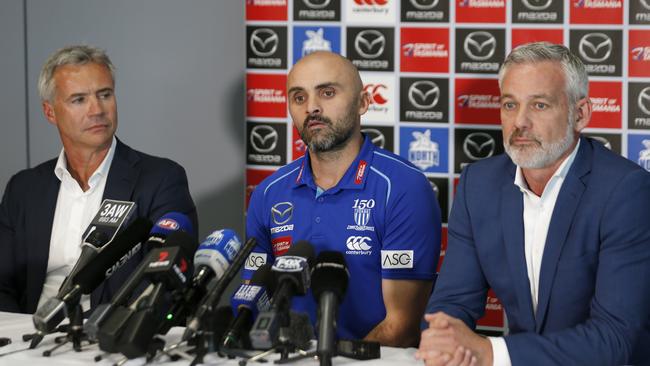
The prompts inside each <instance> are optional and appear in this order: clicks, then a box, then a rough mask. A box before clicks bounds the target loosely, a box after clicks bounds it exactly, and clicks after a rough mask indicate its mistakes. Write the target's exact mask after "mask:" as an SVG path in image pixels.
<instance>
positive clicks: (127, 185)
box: [90, 139, 140, 307]
mask: <svg viewBox="0 0 650 366" xmlns="http://www.w3.org/2000/svg"><path fill="white" fill-rule="evenodd" d="M138 160H140V157H139V156H138V155H137V154H136V153H135V151H133V149H131V148H130V147H128V146H126V145H125V144H124V143H122V142H121V141H120V140H119V139H117V145H116V146H115V155H114V156H113V161H112V162H111V168H110V170H109V172H108V177H107V178H106V187H105V188H104V196H103V197H102V199H114V200H122V201H132V200H133V193H134V190H135V184H136V182H137V180H138V176H139V175H140V169H139V168H138V167H136V163H137V162H138ZM137 210H138V208H137V207H136V211H135V212H136V213H135V214H134V215H133V216H131V220H129V221H128V222H125V223H124V224H123V226H122V227H126V226H127V225H129V224H130V221H132V220H133V219H135V218H136V217H137V216H138V215H137V212H138V211H137ZM109 281H110V279H109ZM107 282H108V281H104V282H102V284H101V285H99V287H97V288H96V289H95V290H94V291H93V293H92V294H91V297H90V302H91V306H92V307H95V306H96V305H97V304H99V303H100V302H101V301H102V300H107V299H102V294H103V292H104V288H105V286H106V283H107ZM108 300H110V299H108Z"/></svg>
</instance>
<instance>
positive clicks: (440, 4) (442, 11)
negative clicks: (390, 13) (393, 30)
mask: <svg viewBox="0 0 650 366" xmlns="http://www.w3.org/2000/svg"><path fill="white" fill-rule="evenodd" d="M448 16H449V1H440V0H408V1H406V0H403V1H402V21H405V22H431V21H434V22H435V21H438V22H444V21H446V20H447V19H448Z"/></svg>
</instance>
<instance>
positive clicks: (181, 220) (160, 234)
mask: <svg viewBox="0 0 650 366" xmlns="http://www.w3.org/2000/svg"><path fill="white" fill-rule="evenodd" d="M175 231H185V232H189V233H192V231H193V229H192V223H191V221H190V219H189V217H187V215H184V214H182V213H178V212H169V213H166V214H165V215H163V216H162V217H161V218H160V219H158V221H156V224H155V225H154V226H153V228H152V229H151V231H150V233H149V239H148V240H147V242H146V243H145V245H144V247H145V250H147V252H149V251H151V249H153V248H159V247H163V246H164V245H165V241H166V239H167V236H169V235H170V234H171V233H173V232H175ZM147 264H148V262H147V260H146V259H145V260H143V261H142V262H141V263H140V265H139V266H138V268H136V270H135V271H134V272H133V273H132V274H131V276H130V277H129V278H128V279H127V280H126V282H125V283H124V284H123V285H122V287H120V289H119V290H118V291H117V293H116V294H115V295H114V296H113V298H112V299H111V302H110V303H107V304H101V305H99V306H97V307H96V308H95V310H94V311H93V313H92V314H91V315H90V317H89V318H88V320H87V321H86V323H85V324H84V331H85V332H86V334H87V335H88V338H89V339H91V340H96V339H97V331H98V329H99V326H100V325H101V324H102V322H103V321H104V320H105V319H107V318H108V316H109V315H110V313H111V312H112V311H113V309H115V308H116V307H117V306H120V305H124V304H126V302H127V301H128V300H129V298H130V297H131V295H132V293H133V291H134V290H135V289H136V287H137V286H138V285H139V284H140V282H141V281H142V275H143V272H144V270H145V268H146V266H147Z"/></svg>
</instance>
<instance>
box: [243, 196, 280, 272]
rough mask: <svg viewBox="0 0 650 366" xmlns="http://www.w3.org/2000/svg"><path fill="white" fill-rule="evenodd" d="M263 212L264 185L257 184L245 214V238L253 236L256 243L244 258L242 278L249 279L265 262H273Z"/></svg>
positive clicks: (265, 218) (269, 238) (268, 233)
mask: <svg viewBox="0 0 650 366" xmlns="http://www.w3.org/2000/svg"><path fill="white" fill-rule="evenodd" d="M267 214H268V213H266V214H265V212H264V186H263V185H259V186H257V188H255V190H254V191H253V194H252V195H251V200H250V203H249V205H248V212H247V214H246V238H247V239H250V238H255V239H256V240H257V245H256V246H255V248H253V251H252V252H251V254H250V255H249V256H248V258H247V259H246V263H245V264H244V271H243V273H242V278H243V279H245V280H250V279H251V277H253V273H255V270H257V269H258V268H259V267H260V266H262V265H263V264H266V263H273V261H274V257H273V250H272V249H271V248H272V247H271V236H270V232H269V228H268V225H267V224H266V222H268V220H267V216H266V215H267Z"/></svg>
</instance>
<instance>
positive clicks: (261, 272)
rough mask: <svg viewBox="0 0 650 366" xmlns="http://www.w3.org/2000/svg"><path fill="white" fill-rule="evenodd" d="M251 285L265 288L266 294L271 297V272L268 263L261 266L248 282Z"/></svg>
mask: <svg viewBox="0 0 650 366" xmlns="http://www.w3.org/2000/svg"><path fill="white" fill-rule="evenodd" d="M250 284H251V285H258V286H264V287H266V292H268V293H269V296H272V295H273V293H272V292H271V286H272V285H273V272H272V271H271V265H270V264H269V263H266V264H263V265H261V266H260V267H259V268H258V269H257V270H256V271H255V273H253V277H252V278H251V281H250Z"/></svg>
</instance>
